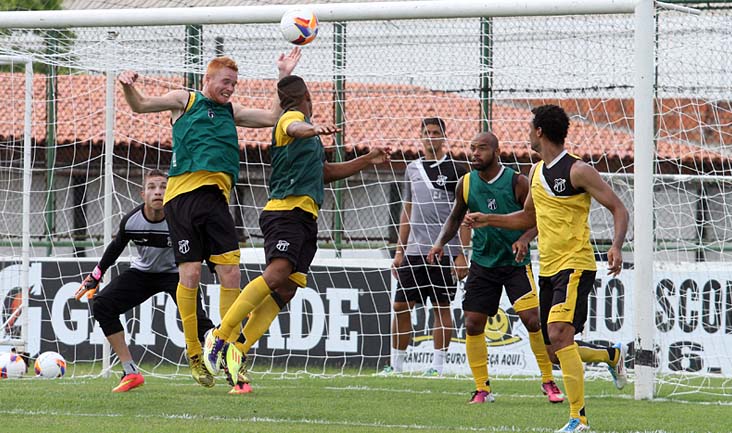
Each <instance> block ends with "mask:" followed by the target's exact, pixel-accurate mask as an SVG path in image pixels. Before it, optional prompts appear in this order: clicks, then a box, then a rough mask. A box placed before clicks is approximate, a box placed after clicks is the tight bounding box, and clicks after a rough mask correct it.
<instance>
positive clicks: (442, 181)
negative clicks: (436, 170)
mask: <svg viewBox="0 0 732 433" xmlns="http://www.w3.org/2000/svg"><path fill="white" fill-rule="evenodd" d="M435 183H436V184H437V185H438V186H445V185H447V176H445V175H444V174H441V175H439V176H437V179H435Z"/></svg>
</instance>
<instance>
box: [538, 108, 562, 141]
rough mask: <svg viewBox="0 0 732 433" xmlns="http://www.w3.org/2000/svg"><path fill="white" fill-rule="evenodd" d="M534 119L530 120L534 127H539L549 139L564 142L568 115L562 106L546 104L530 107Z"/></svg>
mask: <svg viewBox="0 0 732 433" xmlns="http://www.w3.org/2000/svg"><path fill="white" fill-rule="evenodd" d="M531 112H532V113H534V119H533V120H532V121H531V122H532V123H533V124H534V128H541V132H542V133H543V134H544V135H545V136H546V138H547V139H549V141H551V142H552V143H556V144H564V139H565V138H567V131H568V130H569V117H567V113H566V112H565V111H564V109H563V108H562V107H559V106H557V105H552V104H547V105H542V106H539V107H534V108H533V109H531Z"/></svg>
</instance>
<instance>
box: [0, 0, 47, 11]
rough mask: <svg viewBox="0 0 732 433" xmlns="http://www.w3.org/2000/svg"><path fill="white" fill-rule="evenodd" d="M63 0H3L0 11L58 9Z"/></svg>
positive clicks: (0, 3)
mask: <svg viewBox="0 0 732 433" xmlns="http://www.w3.org/2000/svg"><path fill="white" fill-rule="evenodd" d="M59 9H61V0H3V1H2V2H0V11H56V10H59Z"/></svg>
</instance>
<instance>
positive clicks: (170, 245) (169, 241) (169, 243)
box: [168, 236, 173, 248]
mask: <svg viewBox="0 0 732 433" xmlns="http://www.w3.org/2000/svg"><path fill="white" fill-rule="evenodd" d="M172 246H173V241H171V240H170V236H168V248H170V247H172Z"/></svg>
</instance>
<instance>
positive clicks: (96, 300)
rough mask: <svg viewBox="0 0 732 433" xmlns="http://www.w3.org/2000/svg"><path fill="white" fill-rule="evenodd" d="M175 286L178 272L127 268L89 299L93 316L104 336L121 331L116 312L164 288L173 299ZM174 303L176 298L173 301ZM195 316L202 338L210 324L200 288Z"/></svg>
mask: <svg viewBox="0 0 732 433" xmlns="http://www.w3.org/2000/svg"><path fill="white" fill-rule="evenodd" d="M177 287H178V273H177V272H174V273H162V272H143V271H140V270H137V269H133V268H129V269H126V270H124V271H122V273H120V274H119V275H118V276H117V277H115V278H113V279H112V281H111V282H110V283H109V284H107V285H106V286H105V287H104V288H103V289H102V290H100V291H99V292H97V293H96V295H94V297H93V298H92V299H91V307H92V313H93V314H94V319H95V320H96V321H97V322H99V326H100V327H101V328H102V332H104V335H105V336H110V335H112V334H116V333H117V332H120V331H123V330H124V328H123V326H122V322H120V320H119V316H120V314H124V313H126V312H127V311H129V310H131V309H133V308H135V307H137V306H138V305H140V304H142V303H143V302H145V301H146V300H147V299H148V298H150V297H151V296H153V295H155V294H158V293H161V292H164V293H167V294H169V295H170V297H171V298H173V301H174V302H176V297H175V293H176V290H177ZM177 304H178V303H177V302H176V305H177ZM196 305H197V308H196V316H197V318H198V339H199V340H200V341H203V336H204V334H205V332H206V331H208V330H209V329H211V328H213V327H214V325H213V323H211V320H210V319H209V318H208V316H207V315H206V311H205V310H204V309H203V303H202V302H201V292H200V291H199V292H198V299H197V301H196Z"/></svg>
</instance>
